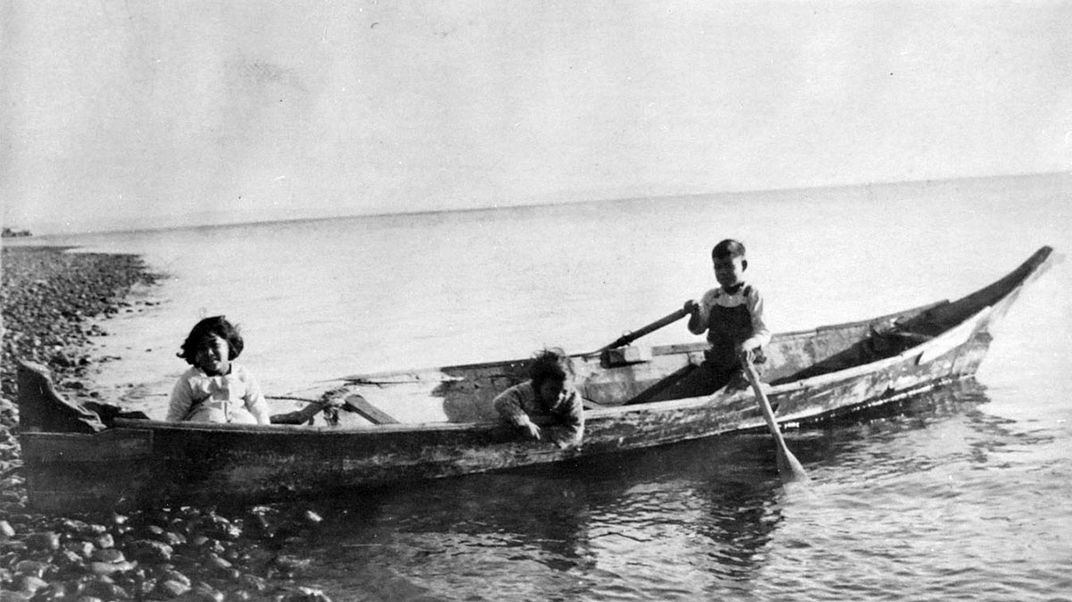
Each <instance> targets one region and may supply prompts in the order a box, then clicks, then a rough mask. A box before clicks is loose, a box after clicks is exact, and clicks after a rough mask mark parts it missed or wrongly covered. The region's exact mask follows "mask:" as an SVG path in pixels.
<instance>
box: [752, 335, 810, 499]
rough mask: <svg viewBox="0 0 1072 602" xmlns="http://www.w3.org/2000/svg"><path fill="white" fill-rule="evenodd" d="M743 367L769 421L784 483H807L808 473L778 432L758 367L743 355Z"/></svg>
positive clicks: (764, 416)
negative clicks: (757, 370)
mask: <svg viewBox="0 0 1072 602" xmlns="http://www.w3.org/2000/svg"><path fill="white" fill-rule="evenodd" d="M741 365H742V366H744V373H745V375H746V376H748V382H750V383H752V390H753V391H755V393H756V401H757V402H759V409H761V410H762V411H763V418H764V419H766V421H767V428H769V429H770V432H771V435H772V436H773V437H774V446H775V449H776V451H777V454H778V474H779V475H781V477H782V481H785V482H786V483H788V482H790V481H807V480H808V473H806V472H804V467H803V466H801V464H800V461H799V460H797V459H796V456H794V455H793V452H791V451H789V447H787V446H786V444H785V439H784V438H782V432H781V431H780V430H778V422H777V421H776V420H775V419H774V410H772V409H771V405H770V401H768V400H767V394H766V393H764V392H763V388H762V387H761V386H760V384H759V374H756V367H755V366H753V365H752V361H751V360H750V359H749V358H747V357H745V356H743V355H742V357H741Z"/></svg>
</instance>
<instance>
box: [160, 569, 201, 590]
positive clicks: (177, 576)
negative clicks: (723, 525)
mask: <svg viewBox="0 0 1072 602" xmlns="http://www.w3.org/2000/svg"><path fill="white" fill-rule="evenodd" d="M160 580H161V581H176V582H178V583H181V584H183V585H185V586H186V589H190V587H191V586H192V585H193V583H192V582H191V581H190V578H189V577H187V576H186V575H184V574H182V573H180V572H179V571H176V570H175V569H166V570H164V571H163V572H162V574H161V576H160Z"/></svg>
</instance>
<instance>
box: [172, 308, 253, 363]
mask: <svg viewBox="0 0 1072 602" xmlns="http://www.w3.org/2000/svg"><path fill="white" fill-rule="evenodd" d="M213 335H215V336H218V337H220V338H221V339H223V340H225V341H227V349H228V352H227V356H228V357H227V359H228V360H233V359H235V358H236V357H238V356H239V354H241V353H242V347H243V344H244V343H243V342H242V335H241V334H240V333H239V332H238V327H237V326H235V325H234V324H231V323H230V322H228V321H227V318H225V317H223V316H212V317H211V318H205V319H204V320H201V321H200V322H198V323H197V324H196V325H195V326H194V327H193V329H192V330H191V331H190V335H189V336H188V337H186V340H185V341H183V343H182V351H181V352H179V353H177V354H176V355H177V356H179V357H181V358H183V359H184V360H186V363H187V364H190V365H191V366H192V365H194V362H195V360H196V358H197V351H198V349H201V348H202V347H203V346H204V343H205V342H206V341H207V340H208V339H210V338H211V337H212V336H213Z"/></svg>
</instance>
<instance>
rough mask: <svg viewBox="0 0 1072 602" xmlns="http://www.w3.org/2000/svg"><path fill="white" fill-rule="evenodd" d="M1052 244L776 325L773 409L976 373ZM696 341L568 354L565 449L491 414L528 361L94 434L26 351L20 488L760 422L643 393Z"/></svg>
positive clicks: (265, 488)
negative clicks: (215, 420) (332, 406)
mask: <svg viewBox="0 0 1072 602" xmlns="http://www.w3.org/2000/svg"><path fill="white" fill-rule="evenodd" d="M1050 255H1051V249H1050V248H1048V247H1044V248H1042V249H1040V250H1039V251H1038V252H1036V253H1035V254H1034V255H1033V256H1032V257H1031V258H1030V259H1029V260H1028V261H1027V262H1025V263H1024V264H1023V265H1021V266H1020V267H1019V268H1017V269H1016V270H1015V271H1013V272H1012V273H1011V274H1009V275H1008V276H1006V277H1005V278H1002V279H1001V280H998V281H997V282H995V283H994V284H992V285H990V286H987V287H985V288H983V289H980V290H979V291H977V292H975V293H972V294H970V295H968V296H966V297H964V298H962V299H960V300H958V301H955V302H952V303H950V302H948V301H942V302H939V303H934V304H930V305H927V306H923V307H918V308H914V309H910V310H906V311H903V312H899V313H896V314H890V315H886V316H880V317H878V318H874V319H871V320H864V321H858V322H850V323H845V324H838V325H833V326H826V327H821V328H817V329H814V330H807V331H799V332H792V333H784V334H779V335H776V336H775V337H774V338H773V340H772V341H771V343H770V345H769V346H768V348H767V352H766V355H767V358H768V365H767V366H768V367H767V370H766V375H767V379H768V381H769V383H770V386H771V388H770V391H769V393H768V397H769V399H770V402H771V404H772V405H773V406H774V407H775V408H776V410H775V415H776V418H777V420H778V421H779V422H780V423H783V424H788V425H793V424H804V423H811V422H821V421H824V420H828V419H832V418H840V417H842V416H845V415H848V414H852V413H854V412H859V411H862V410H865V409H867V408H870V407H873V406H878V405H882V404H886V403H890V402H891V401H894V400H898V399H903V398H905V397H906V396H910V395H914V394H916V393H919V392H921V391H924V390H927V389H929V388H932V387H935V386H937V385H940V384H941V383H944V382H948V381H950V380H953V379H958V378H964V377H967V376H970V375H972V374H974V372H975V370H976V369H977V367H978V366H979V363H980V362H981V361H982V359H983V357H984V355H985V353H986V351H987V348H988V346H989V343H990V340H991V336H990V334H989V331H990V327H991V326H992V324H993V323H994V322H995V320H997V319H999V318H1000V317H1001V316H1002V315H1004V313H1005V312H1006V311H1007V310H1008V307H1009V306H1010V305H1011V303H1012V302H1013V301H1014V300H1015V298H1016V297H1017V295H1018V294H1019V292H1020V291H1021V290H1022V288H1023V286H1024V285H1026V284H1027V283H1028V282H1030V281H1031V280H1033V279H1034V278H1036V277H1037V276H1038V275H1039V274H1040V273H1042V271H1043V269H1044V268H1045V267H1046V266H1047V265H1048V263H1049V258H1050ZM704 347H705V344H704V343H702V342H697V343H689V344H682V345H667V346H657V347H653V348H651V349H650V350H648V352H645V353H643V354H631V355H630V357H638V358H644V360H643V361H637V362H632V363H626V364H624V365H613V366H607V365H606V362H604V361H601V357H600V355H601V354H599V353H591V354H582V355H578V356H575V357H574V361H575V368H576V372H577V386H578V389H579V390H580V392H581V394H582V396H584V397H585V398H586V400H589V402H590V403H589V409H588V410H587V411H586V430H585V436H584V443H583V446H582V447H581V448H580V449H572V450H561V449H559V448H558V447H556V446H555V445H553V444H550V443H546V442H529V441H525V440H523V439H521V438H520V437H519V435H518V433H517V432H515V431H514V430H512V429H510V428H506V427H503V426H500V425H499V424H498V423H497V422H496V420H497V417H496V415H495V412H494V409H493V408H492V406H491V401H492V399H493V398H494V397H495V395H497V394H498V393H499V392H500V391H502V390H504V389H505V388H507V387H509V386H511V385H513V384H516V383H518V382H521V381H522V380H524V379H525V368H526V364H527V362H526V361H525V360H515V361H506V362H492V363H484V364H471V365H462V366H448V367H443V368H435V369H427V370H414V371H403V372H393V373H385V374H373V375H362V376H355V377H353V378H351V379H349V382H348V384H347V385H345V387H344V388H343V390H342V392H341V394H342V395H345V396H349V397H350V398H351V399H355V398H356V397H354V396H360V398H361V399H362V400H365V402H366V403H365V405H364V408H363V409H364V410H365V414H366V417H368V418H370V422H372V423H373V424H361V425H347V426H340V427H321V426H296V425H269V426H256V425H222V424H199V423H165V422H159V421H151V420H130V419H123V418H116V419H114V420H112V421H111V423H110V424H109V425H108V428H105V429H103V430H101V431H100V432H97V433H96V434H92V433H93V429H88V430H87V429H83V430H82V432H64V431H65V430H70V429H68V428H67V427H65V426H64V424H65V423H69V420H76V421H77V420H79V419H80V418H84V417H85V416H83V415H82V414H81V413H80V412H81V410H82V409H84V408H81V409H80V408H78V407H73V408H69V410H64V411H69V413H70V415H69V416H67V418H64V419H63V420H53V421H51V422H48V423H47V424H46V421H47V420H49V419H48V418H47V416H48V412H43V411H41V408H40V407H35V408H31V406H35V404H36V405H40V404H43V403H55V402H56V400H55V399H53V398H51V397H49V396H48V395H42V394H41V393H42V391H45V390H46V389H47V388H48V387H49V386H50V385H49V384H43V383H47V377H46V376H45V375H44V374H40V373H39V371H40V369H39V368H35V367H34V366H32V365H28V364H27V365H23V366H22V367H21V368H20V395H19V403H20V406H21V407H22V412H21V416H22V424H21V426H22V428H21V433H20V439H21V443H22V453H23V462H24V465H25V468H26V474H27V486H28V489H29V495H30V502H31V504H32V505H33V506H34V507H35V508H37V509H39V510H44V511H65V510H72V509H91V508H101V507H105V508H112V507H116V506H126V505H130V506H139V505H148V504H163V503H180V502H181V503H198V502H209V503H211V502H212V501H213V500H217V499H218V498H219V496H221V495H226V496H227V497H228V499H232V500H235V501H250V502H252V501H260V500H267V499H277V498H284V497H290V496H299V495H320V494H325V493H330V492H332V491H336V490H342V489H352V488H368V487H378V486H383V485H391V484H397V483H404V482H407V481H413V480H419V479H429V478H440V477H447V476H453V475H460V474H466V473H474V472H482V471H489V470H498V469H506V468H513V467H519V466H525V465H531V464H540V463H548V462H556V461H561V460H565V459H568V458H575V457H584V456H591V455H597V454H610V453H616V452H620V451H624V450H630V449H637V448H643V447H650V446H656V445H665V444H670V443H676V442H679V441H685V440H689V439H696V438H700V437H710V436H714V435H719V434H723V433H729V432H735V431H742V430H759V429H764V428H765V423H764V420H763V417H762V416H761V415H760V412H759V409H758V407H757V405H756V402H755V399H754V398H753V396H752V393H751V392H748V391H740V392H736V393H733V394H727V393H725V392H716V393H715V394H713V395H707V396H703V397H694V398H688V399H675V400H670V401H659V402H649V401H645V399H647V398H648V397H650V395H649V393H648V391H650V390H651V389H652V388H653V387H661V386H663V385H664V384H666V383H667V382H669V381H670V380H673V378H676V376H674V375H677V376H680V375H682V374H684V373H686V372H687V371H688V370H689V369H690V367H691V366H693V365H696V364H699V362H700V361H701V360H702V354H703V349H704ZM623 357H625V356H623ZM649 358H650V359H649ZM35 371H37V372H38V373H37V374H36V376H35ZM23 379H25V383H26V386H25V390H23ZM41 379H44V380H43V381H42V380H41ZM46 392H47V391H46ZM53 393H54V390H53ZM335 394H340V393H338V390H336V393H335ZM60 401H61V402H63V401H62V400H60ZM64 403H65V402H64ZM421 404H425V405H427V406H428V407H429V408H431V409H432V410H434V411H435V412H436V413H438V415H440V416H441V419H440V421H438V422H427V423H419V424H413V423H405V424H403V423H399V422H392V420H395V421H397V420H398V418H397V417H398V416H401V415H402V414H401V413H400V412H399V410H401V409H403V408H412V407H415V406H418V405H421ZM66 405H71V404H66ZM593 408H594V409H593ZM27 410H29V411H27ZM385 417H386V418H385ZM65 421H67V422H65ZM76 428H77V427H72V429H76ZM98 430H99V429H98Z"/></svg>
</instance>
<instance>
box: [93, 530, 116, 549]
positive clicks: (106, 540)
mask: <svg viewBox="0 0 1072 602" xmlns="http://www.w3.org/2000/svg"><path fill="white" fill-rule="evenodd" d="M93 542H94V543H96V544H97V547H98V548H112V547H115V538H114V537H112V534H111V533H105V534H103V535H100V536H98V537H97V538H96V539H94V540H93Z"/></svg>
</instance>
